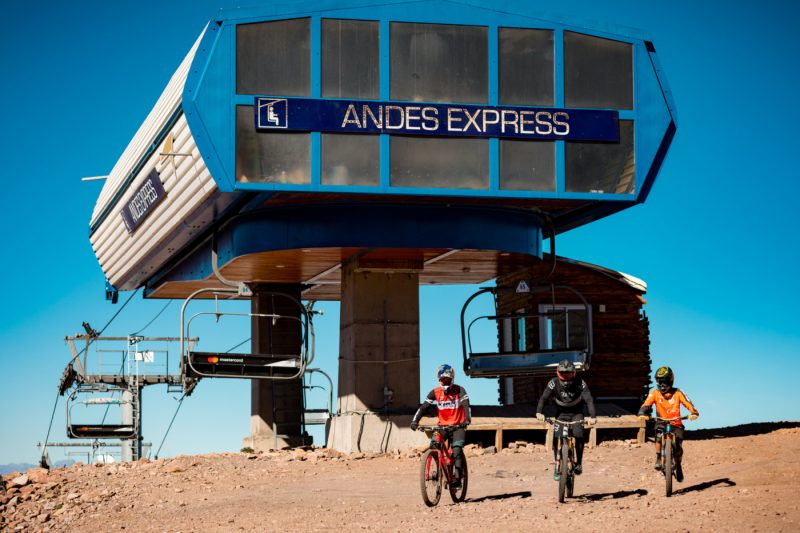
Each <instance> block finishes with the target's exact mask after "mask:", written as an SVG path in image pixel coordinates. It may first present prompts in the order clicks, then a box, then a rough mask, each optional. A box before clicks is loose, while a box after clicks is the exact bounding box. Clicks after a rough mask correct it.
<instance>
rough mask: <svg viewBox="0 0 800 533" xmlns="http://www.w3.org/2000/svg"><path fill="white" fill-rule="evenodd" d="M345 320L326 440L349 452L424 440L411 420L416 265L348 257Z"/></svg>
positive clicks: (415, 388) (415, 382)
mask: <svg viewBox="0 0 800 533" xmlns="http://www.w3.org/2000/svg"><path fill="white" fill-rule="evenodd" d="M420 267H421V265H420ZM340 320H341V322H340V327H339V387H338V394H339V400H338V411H339V415H338V416H336V417H334V419H333V420H332V421H331V424H330V425H329V427H328V431H329V433H328V445H329V446H331V447H333V448H335V449H337V450H339V451H343V452H348V453H349V452H354V451H364V452H366V451H371V452H381V451H386V450H388V449H391V448H400V447H405V446H410V445H416V444H419V443H420V442H424V440H425V439H424V436H423V435H422V434H420V433H417V434H414V433H413V432H411V430H410V429H409V428H408V425H409V423H410V421H411V416H412V415H413V413H414V411H415V410H416V409H417V407H418V406H419V401H420V397H419V394H420V393H419V388H420V384H419V273H418V270H416V269H413V268H408V264H407V263H404V264H403V265H402V267H393V266H392V265H391V264H387V263H383V264H382V265H381V266H380V267H375V266H370V267H366V266H364V265H359V263H358V262H350V263H347V264H345V265H343V266H342V293H341V318H340Z"/></svg>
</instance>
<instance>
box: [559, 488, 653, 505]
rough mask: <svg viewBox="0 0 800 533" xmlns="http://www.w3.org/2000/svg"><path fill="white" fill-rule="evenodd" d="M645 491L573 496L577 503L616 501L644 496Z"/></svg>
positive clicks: (621, 491)
mask: <svg viewBox="0 0 800 533" xmlns="http://www.w3.org/2000/svg"><path fill="white" fill-rule="evenodd" d="M646 495H647V491H646V490H644V489H636V490H618V491H617V492H605V493H599V494H579V495H578V496H575V499H576V500H578V501H589V502H595V501H598V500H616V499H618V498H627V497H628V496H639V497H642V496H646Z"/></svg>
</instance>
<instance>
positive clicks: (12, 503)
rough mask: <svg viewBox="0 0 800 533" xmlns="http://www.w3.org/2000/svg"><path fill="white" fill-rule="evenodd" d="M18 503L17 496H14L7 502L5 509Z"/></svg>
mask: <svg viewBox="0 0 800 533" xmlns="http://www.w3.org/2000/svg"><path fill="white" fill-rule="evenodd" d="M18 502H19V496H14V497H13V498H11V499H10V500H8V504H7V505H6V507H14V506H15V505H17V503H18Z"/></svg>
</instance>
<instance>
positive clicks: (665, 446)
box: [652, 415, 689, 498]
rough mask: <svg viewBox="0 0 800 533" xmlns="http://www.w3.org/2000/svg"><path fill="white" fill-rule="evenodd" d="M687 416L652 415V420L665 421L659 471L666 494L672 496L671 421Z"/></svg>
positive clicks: (673, 466) (672, 439) (673, 435)
mask: <svg viewBox="0 0 800 533" xmlns="http://www.w3.org/2000/svg"><path fill="white" fill-rule="evenodd" d="M687 418H689V416H688V415H687V416H677V417H675V418H661V417H658V416H654V417H652V419H653V420H656V421H659V420H660V421H661V422H666V424H665V425H664V431H663V432H661V437H660V441H661V465H662V467H661V473H662V474H663V475H664V479H665V480H666V482H667V487H666V489H667V490H666V494H667V497H668V498H669V497H670V496H672V477H673V476H674V475H675V465H674V464H673V451H674V449H675V433H674V432H673V430H672V422H674V421H676V420H686V419H687Z"/></svg>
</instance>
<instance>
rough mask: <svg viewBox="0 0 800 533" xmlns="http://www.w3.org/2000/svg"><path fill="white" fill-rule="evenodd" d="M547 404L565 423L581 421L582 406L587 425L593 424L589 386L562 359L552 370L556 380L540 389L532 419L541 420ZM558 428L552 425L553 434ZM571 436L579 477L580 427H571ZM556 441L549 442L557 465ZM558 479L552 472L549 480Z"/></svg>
mask: <svg viewBox="0 0 800 533" xmlns="http://www.w3.org/2000/svg"><path fill="white" fill-rule="evenodd" d="M548 402H553V403H554V404H555V405H556V411H557V413H556V419H557V420H563V421H565V422H573V421H575V420H583V406H584V405H586V409H587V410H588V411H589V420H588V421H589V423H590V424H594V423H595V422H596V421H597V418H596V416H597V413H596V412H595V408H594V398H592V393H591V392H589V386H588V385H586V382H585V381H583V379H581V378H579V377H576V375H575V365H573V364H572V362H571V361H569V360H567V359H564V360H563V361H561V362H560V363H558V367H557V369H556V377H554V378H553V379H551V380H550V381H549V382H548V383H547V386H546V387H545V388H544V392H543V393H542V397H541V398H539V403H538V404H537V405H536V418H538V419H539V420H544V414H543V413H542V411H543V410H544V406H545V404H546V403H548ZM560 429H561V428H560V425H559V424H558V422H556V424H555V426H554V427H553V432H554V434H558V431H559V430H560ZM572 434H573V435H574V436H575V443H576V447H575V452H576V454H575V455H576V457H575V459H576V464H575V474H577V475H580V474H581V472H583V466H582V461H583V444H584V443H583V436H584V433H583V424H576V425H574V426H572ZM556 443H557V440H556V439H553V454H554V456H555V458H556V462H557V461H558V449H557V448H556V446H557V444H556ZM560 478H561V476H560V474H559V472H558V470H556V471H555V472H553V479H554V480H556V481H558V480H559V479H560Z"/></svg>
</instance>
